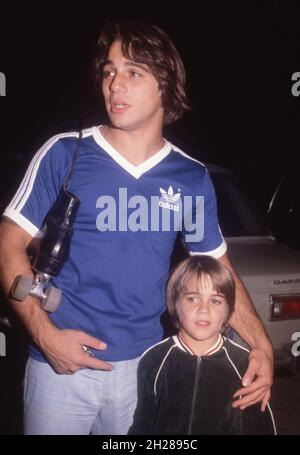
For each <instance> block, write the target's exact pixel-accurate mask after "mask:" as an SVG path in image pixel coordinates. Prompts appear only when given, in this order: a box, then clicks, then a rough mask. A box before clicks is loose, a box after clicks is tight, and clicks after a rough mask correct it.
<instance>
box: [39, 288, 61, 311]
mask: <svg viewBox="0 0 300 455" xmlns="http://www.w3.org/2000/svg"><path fill="white" fill-rule="evenodd" d="M45 296H46V297H45V298H44V299H43V300H42V301H41V307H42V308H43V310H45V311H48V313H53V312H54V311H56V310H57V308H58V307H59V304H60V301H61V296H62V293H61V290H60V289H57V288H53V287H51V288H47V289H46V291H45Z"/></svg>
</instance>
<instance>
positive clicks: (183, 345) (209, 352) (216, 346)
mask: <svg viewBox="0 0 300 455" xmlns="http://www.w3.org/2000/svg"><path fill="white" fill-rule="evenodd" d="M173 340H174V342H175V344H176V346H177V347H178V348H179V349H181V351H184V352H187V353H189V354H191V355H196V354H195V353H194V352H193V350H192V349H191V348H190V347H189V346H188V345H187V343H186V342H184V341H183V339H182V337H181V336H180V334H178V335H174V336H173ZM223 344H224V340H223V337H222V335H221V334H219V338H218V340H217V341H216V343H214V344H213V346H211V347H210V348H209V349H208V350H207V351H205V352H204V353H203V354H202V356H211V355H213V354H215V353H216V352H218V351H219V350H220V349H221V348H222V346H223ZM202 356H201V357H202Z"/></svg>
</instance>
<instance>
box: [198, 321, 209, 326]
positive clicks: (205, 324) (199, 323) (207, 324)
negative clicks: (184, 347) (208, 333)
mask: <svg viewBox="0 0 300 455" xmlns="http://www.w3.org/2000/svg"><path fill="white" fill-rule="evenodd" d="M196 324H197V325H199V326H200V327H208V326H209V325H210V322H209V321H205V320H201V321H197V322H196Z"/></svg>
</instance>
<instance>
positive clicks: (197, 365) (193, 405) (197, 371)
mask: <svg viewBox="0 0 300 455" xmlns="http://www.w3.org/2000/svg"><path fill="white" fill-rule="evenodd" d="M200 363H201V357H197V364H196V375H195V383H194V393H193V401H192V410H191V417H190V421H189V426H188V432H187V434H191V432H192V424H193V420H194V414H195V405H196V396H197V385H198V379H199V371H200Z"/></svg>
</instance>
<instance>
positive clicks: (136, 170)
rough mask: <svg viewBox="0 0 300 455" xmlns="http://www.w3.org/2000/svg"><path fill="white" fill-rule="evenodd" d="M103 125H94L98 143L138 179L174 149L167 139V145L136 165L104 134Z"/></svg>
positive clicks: (93, 129) (93, 130)
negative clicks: (101, 129) (102, 131)
mask: <svg viewBox="0 0 300 455" xmlns="http://www.w3.org/2000/svg"><path fill="white" fill-rule="evenodd" d="M100 128H101V126H94V127H93V128H92V134H93V137H94V139H95V141H96V143H97V144H98V145H100V147H101V148H102V149H104V150H105V151H106V152H107V153H108V154H109V155H110V157H111V158H112V159H113V160H114V161H115V162H116V163H118V164H119V166H121V167H122V168H123V169H125V171H127V172H128V173H129V174H131V175H132V176H133V177H135V178H136V179H139V178H140V177H141V176H142V175H143V174H144V173H145V172H147V171H149V170H150V169H152V168H153V167H154V166H156V165H157V164H158V163H160V162H161V161H162V160H163V159H164V158H165V157H166V156H167V155H168V154H169V153H170V151H171V150H172V144H171V143H170V142H168V141H166V140H165V139H164V141H165V145H164V146H163V148H162V149H160V150H159V151H158V152H156V153H155V154H154V155H152V156H150V158H148V159H147V160H146V161H144V162H143V163H141V164H139V165H138V166H134V164H132V163H130V161H128V160H127V159H126V158H124V156H122V155H121V154H120V153H119V152H118V151H117V150H116V149H115V148H114V147H113V146H112V145H111V144H110V143H109V142H108V141H107V140H106V139H105V138H104V136H103V134H102V133H101V131H100Z"/></svg>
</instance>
